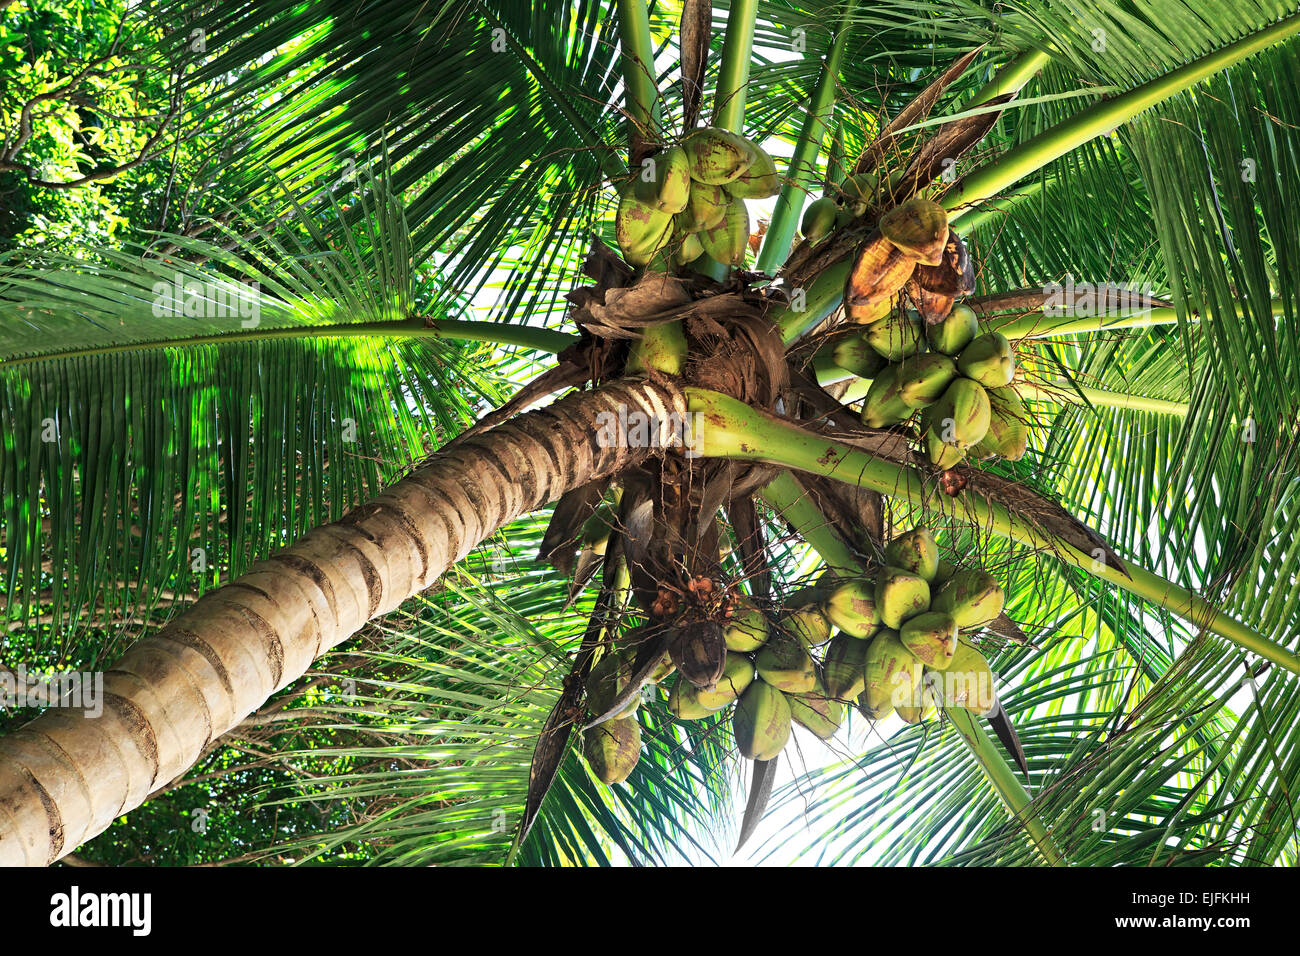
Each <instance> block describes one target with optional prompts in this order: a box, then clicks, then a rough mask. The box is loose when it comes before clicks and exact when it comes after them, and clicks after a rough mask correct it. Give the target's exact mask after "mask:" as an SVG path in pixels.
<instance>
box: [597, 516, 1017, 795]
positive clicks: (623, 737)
mask: <svg viewBox="0 0 1300 956" xmlns="http://www.w3.org/2000/svg"><path fill="white" fill-rule="evenodd" d="M722 602H723V605H724V606H723V609H722V617H723V621H724V623H722V624H721V625H714V627H716V628H717V632H716V636H715V639H716V640H718V641H720V642H721V645H722V648H721V649H722V651H723V653H722V654H721V655H720V657H719V658H718V659H719V660H720V661H721V667H720V669H718V668H714V670H716V673H715V674H712V675H707V674H703V673H702V672H701V667H700V663H701V662H700V660H698V659H697V657H698V656H699V655H698V653H697V652H695V651H693V650H692V648H698V647H699V646H701V640H700V639H701V634H699V633H696V632H697V631H698V630H699V629H701V628H702V627H705V626H707V622H702V623H700V624H695V625H687V626H686V627H684V628H683V629H682V630H683V633H682V635H681V636H680V637H679V638H677V639H675V640H673V641H672V642H671V643H670V645H669V650H668V651H667V652H666V653H664V654H663V656H662V657H659V658H658V659H657V660H655V661H653V662H651V665H650V667H649V668H648V669H647V667H646V665H645V664H644V663H643V664H642V665H641V667H640V669H638V666H637V663H636V661H637V659H638V658H639V657H643V656H644V655H643V653H642V652H641V651H640V646H639V645H640V643H641V642H642V641H643V640H644V632H643V630H642V629H634V630H632V631H630V632H628V636H627V639H625V640H624V641H623V643H622V644H620V645H616V646H614V647H611V648H610V649H609V650H608V651H607V652H606V653H605V654H604V656H602V657H601V658H600V659H599V660H598V661H597V663H596V664H595V665H594V666H593V668H592V671H591V674H590V675H589V678H588V683H587V707H588V710H589V711H590V713H591V714H592V716H593V718H596V719H599V718H600V717H601V716H609V712H610V709H611V708H614V707H618V708H619V709H618V710H617V711H616V712H615V713H614V714H613V715H612V716H609V719H606V720H604V721H603V722H601V723H596V724H594V725H593V726H589V727H587V729H586V730H585V731H584V753H585V754H586V758H587V762H588V763H589V764H590V766H591V768H592V770H593V772H594V773H595V774H596V776H597V777H598V778H599V779H600V780H602V781H603V782H605V783H607V784H613V783H619V782H621V781H623V780H626V779H627V777H628V775H629V774H631V772H632V770H633V769H634V768H635V767H636V764H637V761H638V759H639V758H640V752H641V728H640V723H639V721H638V719H637V716H636V711H637V708H638V706H639V705H640V703H641V700H642V696H641V689H642V688H643V687H644V686H645V685H654V684H659V683H661V682H663V681H665V680H667V679H668V678H670V677H673V676H674V674H675V679H674V680H673V683H672V684H671V687H670V688H669V693H668V707H669V710H670V711H671V713H672V714H673V716H674V717H675V718H677V719H678V720H683V721H689V720H700V719H704V718H707V717H711V716H715V715H719V714H722V713H724V712H726V711H730V715H731V725H732V729H733V731H734V735H735V740H736V745H737V748H738V749H739V751H740V753H741V754H743V755H744V756H745V757H748V758H750V759H753V760H772V759H773V758H775V757H776V756H777V755H778V754H780V753H781V751H782V750H783V749H784V748H785V746H786V744H787V743H788V742H789V740H790V734H791V728H792V726H793V725H794V724H796V723H797V724H799V725H800V726H802V727H804V728H806V729H807V730H809V731H811V732H812V733H814V734H816V735H817V736H818V737H820V738H822V739H824V740H829V739H830V738H831V737H833V736H834V735H835V733H836V732H837V731H838V730H839V728H840V726H841V724H842V723H843V722H844V718H845V715H846V713H847V708H848V707H851V706H855V705H856V706H857V708H858V709H859V711H860V712H861V713H862V714H864V715H865V716H866V717H868V718H870V719H872V720H881V719H883V718H885V717H887V716H889V715H890V714H891V713H895V712H896V713H897V714H898V715H899V716H900V717H901V718H902V719H903V720H905V721H907V722H909V723H917V722H919V721H921V720H922V719H923V717H924V716H925V711H926V709H927V708H929V709H930V710H934V709H935V708H936V707H937V706H940V705H942V706H946V707H964V708H966V709H968V710H971V711H972V712H975V713H977V714H981V715H987V714H989V713H991V712H992V711H993V710H994V709H995V708H996V706H997V698H996V696H995V694H994V691H993V678H992V673H991V671H990V670H989V665H988V662H987V661H986V660H985V659H984V657H983V655H981V654H980V652H979V651H978V650H976V649H975V648H974V647H973V646H972V645H971V644H969V643H968V642H967V641H966V640H964V639H963V637H962V632H963V631H965V632H970V631H972V630H974V629H977V628H979V627H981V626H982V625H984V624H987V623H989V622H990V621H992V620H994V619H995V618H997V617H998V616H999V615H1000V614H1001V613H1002V605H1003V592H1002V588H1001V587H1000V586H999V585H998V583H997V581H996V580H994V578H993V577H992V575H990V574H988V572H986V571H984V570H982V569H979V568H972V569H966V570H959V569H957V568H956V567H954V566H952V565H951V564H949V563H947V562H943V561H940V559H939V549H938V546H937V544H936V542H935V540H934V537H933V536H932V535H931V534H930V533H929V532H928V531H926V530H925V529H924V528H915V529H913V530H911V531H909V532H907V533H905V534H903V535H900V536H899V537H897V538H895V539H893V540H892V541H891V542H889V544H888V545H887V546H886V548H885V552H884V564H883V565H882V566H881V567H880V568H879V570H878V571H877V572H876V574H875V575H874V576H872V577H868V578H851V579H841V580H839V581H837V582H836V583H835V584H834V585H833V586H816V587H813V588H808V589H805V590H803V591H801V592H796V593H795V594H794V595H792V596H791V598H790V599H789V600H788V601H787V602H786V604H785V606H784V607H781V608H779V609H777V610H775V611H773V612H771V613H769V612H767V611H765V610H763V609H762V608H760V607H758V606H757V605H756V604H755V603H754V602H752V601H751V600H750V599H748V598H746V597H744V596H743V595H738V594H737V595H734V596H724V597H723V598H722ZM639 670H640V672H641V673H643V674H644V677H643V679H641V680H640V681H638V671H639ZM647 670H648V672H647ZM935 675H941V676H939V677H936V676H935ZM927 678H928V679H927ZM634 685H635V686H634Z"/></svg>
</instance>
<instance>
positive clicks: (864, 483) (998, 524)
mask: <svg viewBox="0 0 1300 956" xmlns="http://www.w3.org/2000/svg"><path fill="white" fill-rule="evenodd" d="M687 396H688V400H689V403H690V404H689V408H690V411H691V412H692V413H699V414H700V415H701V424H700V425H699V426H698V427H697V428H696V430H695V434H694V439H695V450H696V451H697V452H698V453H700V454H702V455H705V456H707V457H712V458H732V459H739V460H744V461H761V462H765V463H767V464H772V465H781V466H784V467H787V468H794V469H796V470H798V471H806V472H809V473H810V474H814V475H823V476H825V477H828V478H834V479H835V480H837V481H844V482H848V483H849V484H856V485H859V486H861V487H865V488H870V489H872V490H874V491H878V492H880V493H881V494H885V495H889V496H890V497H893V498H899V499H904V500H907V501H909V502H910V503H911V504H912V505H913V506H914V507H917V508H936V509H938V510H939V511H941V512H943V513H944V514H945V515H946V516H947V517H949V518H950V519H952V520H957V521H963V522H966V523H969V524H972V525H974V526H976V527H982V528H984V529H986V530H988V531H991V532H993V533H995V534H999V535H1002V536H1003V537H1005V538H1009V539H1011V540H1013V541H1016V542H1018V543H1020V544H1025V545H1028V546H1030V547H1032V548H1036V549H1039V550H1044V551H1051V552H1052V553H1053V554H1055V555H1056V557H1057V558H1058V559H1059V560H1061V561H1063V562H1065V563H1066V564H1070V565H1073V566H1074V567H1077V568H1079V569H1080V570H1082V571H1086V572H1087V573H1089V574H1092V575H1093V576H1095V577H1097V578H1100V579H1101V580H1103V581H1107V582H1108V583H1110V584H1114V585H1116V586H1118V587H1120V588H1122V589H1124V590H1125V591H1128V592H1129V593H1131V594H1135V595H1137V596H1138V597H1140V598H1142V599H1144V600H1146V601H1150V602H1151V603H1152V604H1155V605H1157V606H1159V607H1162V608H1164V609H1166V610H1168V611H1170V612H1172V613H1173V614H1176V615H1177V616H1179V617H1181V618H1183V619H1184V620H1186V621H1188V622H1190V623H1191V624H1193V625H1194V626H1196V627H1198V628H1204V629H1206V630H1209V631H1211V632H1213V633H1215V634H1217V635H1219V636H1220V637H1223V638H1226V639H1227V640H1229V641H1232V642H1233V643H1234V644H1237V645H1238V646H1239V647H1242V648H1243V649H1245V650H1248V651H1250V652H1251V653H1253V654H1258V655H1259V656H1260V657H1263V658H1264V659H1266V660H1269V661H1272V662H1273V663H1274V664H1277V665H1278V666H1279V667H1282V668H1284V669H1286V670H1288V671H1290V672H1291V673H1292V674H1296V675H1300V657H1297V656H1296V655H1295V654H1293V653H1291V652H1290V651H1288V650H1287V649H1286V648H1284V647H1282V646H1281V645H1280V644H1277V643H1276V642H1274V641H1271V640H1269V639H1268V638H1267V637H1265V636H1264V635H1262V634H1260V633H1258V632H1256V631H1255V630H1253V629H1251V628H1249V627H1247V626H1246V625H1245V624H1242V623H1241V622H1240V621H1237V620H1234V619H1233V618H1231V617H1229V616H1228V615H1226V614H1224V613H1223V612H1222V611H1220V610H1219V609H1218V608H1216V607H1214V605H1212V604H1210V603H1209V602H1208V601H1206V600H1205V599H1204V598H1201V597H1199V596H1198V595H1195V594H1193V593H1192V592H1191V591H1189V590H1187V589H1186V588H1182V587H1179V586H1178V585H1177V584H1174V583H1173V582H1171V581H1166V580H1165V579H1164V578H1162V577H1160V576H1159V575H1157V574H1154V573H1152V572H1151V571H1148V570H1146V569H1145V568H1142V567H1139V566H1138V565H1136V564H1129V565H1128V573H1127V574H1125V573H1124V572H1123V571H1120V570H1119V569H1118V568H1114V567H1111V566H1110V563H1109V562H1107V561H1105V560H1104V557H1099V556H1098V555H1099V554H1104V552H1101V551H1100V549H1098V552H1094V553H1092V554H1088V553H1084V552H1083V551H1080V550H1079V549H1078V548H1076V547H1075V546H1074V545H1072V544H1070V543H1069V542H1067V541H1065V540H1064V539H1063V538H1061V537H1060V536H1058V535H1055V534H1052V533H1050V532H1047V531H1045V530H1043V529H1042V528H1041V527H1038V526H1037V525H1035V524H1033V523H1031V522H1030V521H1028V520H1027V519H1026V518H1024V517H1017V516H1016V515H1013V514H1012V513H1011V512H1010V511H1009V510H1008V509H1007V507H1006V506H1005V505H1003V504H1001V503H999V502H995V501H991V500H989V499H988V498H986V497H984V496H983V495H981V494H979V493H978V492H975V491H973V490H971V489H969V488H968V489H967V490H966V491H964V492H963V493H962V494H961V495H960V496H959V497H949V496H948V495H945V494H942V493H940V492H939V491H938V490H937V489H936V488H935V487H934V486H933V482H931V481H928V480H927V478H926V476H925V475H924V474H923V473H922V472H921V471H920V470H919V469H917V468H915V467H912V466H909V465H900V464H896V463H894V462H891V461H887V460H885V459H882V458H878V457H875V456H873V455H872V454H870V453H869V452H865V451H863V450H861V449H858V448H854V447H853V446H851V445H846V444H844V443H843V442H838V441H835V440H834V439H832V438H827V437H824V436H821V435H817V434H814V433H812V432H808V431H805V430H804V429H802V428H800V427H799V426H797V425H794V424H791V423H788V422H785V421H782V420H780V419H777V418H774V417H771V416H768V415H765V414H763V413H762V412H760V411H758V410H756V409H753V408H750V407H749V406H747V405H745V404H744V403H743V402H738V401H736V400H735V399H733V398H729V397H727V396H726V395H722V394H720V393H718V392H711V391H708V390H706V389H700V388H688V389H687Z"/></svg>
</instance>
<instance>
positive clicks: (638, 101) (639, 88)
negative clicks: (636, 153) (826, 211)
mask: <svg viewBox="0 0 1300 956" xmlns="http://www.w3.org/2000/svg"><path fill="white" fill-rule="evenodd" d="M618 37H619V50H620V53H621V56H622V63H623V88H624V96H625V100H626V103H625V106H624V109H625V110H626V111H627V116H628V120H629V121H630V122H631V131H630V134H629V136H628V142H629V143H630V144H635V143H636V142H637V141H638V140H639V139H650V138H652V137H654V136H656V135H658V126H659V123H658V113H659V90H658V89H657V88H656V87H655V72H654V69H655V65H654V64H655V58H654V46H653V44H652V43H651V42H650V14H649V10H648V8H647V6H646V2H645V0H618ZM635 158H636V157H633V159H635ZM633 172H635V170H633Z"/></svg>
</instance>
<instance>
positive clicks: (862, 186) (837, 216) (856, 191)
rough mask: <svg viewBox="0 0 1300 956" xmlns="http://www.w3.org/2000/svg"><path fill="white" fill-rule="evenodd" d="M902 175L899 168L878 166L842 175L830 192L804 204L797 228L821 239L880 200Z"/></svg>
mask: <svg viewBox="0 0 1300 956" xmlns="http://www.w3.org/2000/svg"><path fill="white" fill-rule="evenodd" d="M902 178H903V177H902V171H901V170H897V169H896V170H894V171H893V172H892V173H891V172H888V171H886V170H884V169H880V168H877V169H873V170H871V171H870V172H864V173H854V174H853V175H852V176H848V177H846V178H845V180H844V182H843V183H841V184H840V185H839V186H838V187H835V188H834V194H833V195H830V196H822V197H821V198H820V199H814V200H813V201H812V202H810V203H809V204H808V206H807V208H805V209H804V212H803V219H802V220H801V221H800V224H799V232H800V233H801V234H802V235H803V237H804V239H806V240H807V241H808V242H810V243H813V244H816V243H818V242H821V241H822V240H823V239H825V238H826V237H827V236H829V235H830V234H831V233H832V232H833V231H834V230H835V229H837V228H840V227H843V226H847V225H849V224H851V223H852V222H854V221H855V220H857V219H860V218H862V217H863V216H865V215H867V214H868V213H869V212H870V211H871V210H872V209H874V208H876V207H878V206H880V205H881V204H883V203H884V202H885V200H886V198H887V197H888V196H889V195H890V194H891V193H893V191H894V190H895V189H897V188H898V185H899V182H900V181H901V180H902ZM828 188H830V187H828Z"/></svg>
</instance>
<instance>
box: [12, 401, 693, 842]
mask: <svg viewBox="0 0 1300 956" xmlns="http://www.w3.org/2000/svg"><path fill="white" fill-rule="evenodd" d="M605 413H608V414H610V415H613V416H615V417H616V418H617V420H618V421H623V422H626V421H629V420H630V421H634V422H639V423H645V426H646V427H645V428H644V429H643V430H641V431H640V432H638V435H640V436H642V437H644V436H648V437H649V440H648V441H640V442H629V441H621V440H618V438H619V436H618V435H616V434H614V433H613V432H611V431H605V430H602V429H600V428H599V427H598V424H599V423H600V422H601V421H602V420H603V419H602V418H600V417H599V416H602V415H603V414H605ZM684 415H685V398H684V395H683V392H682V390H681V389H680V388H678V387H675V386H672V385H665V384H656V383H652V382H624V383H615V384H611V385H608V386H605V387H603V388H599V389H596V390H594V391H590V392H585V393H581V394H579V395H576V396H574V397H572V398H569V399H566V400H564V401H560V402H558V403H556V404H555V405H552V406H550V407H548V408H545V409H541V410H538V411H533V412H528V413H525V414H523V415H520V416H518V417H517V418H514V419H512V420H511V421H509V422H506V423H505V424H502V425H499V426H497V427H495V428H493V429H491V430H487V431H484V432H481V433H478V434H474V435H469V436H466V437H464V438H462V439H460V440H458V441H455V442H453V443H452V444H450V445H448V446H447V447H446V448H444V449H443V450H441V451H440V452H438V453H437V454H436V455H435V456H433V458H432V459H431V460H430V461H429V462H428V463H427V464H425V465H423V466H422V467H420V468H419V469H417V470H416V471H414V472H412V473H411V474H410V475H409V476H408V477H407V478H405V479H403V480H401V481H399V482H398V483H396V484H394V485H392V486H391V487H389V488H388V489H387V490H386V491H384V492H383V493H382V494H380V495H379V496H377V497H376V498H374V499H372V500H371V501H369V502H367V503H365V504H363V505H361V506H360V507H358V508H356V509H354V510H353V511H352V512H351V513H349V514H348V515H346V516H345V517H344V518H343V519H342V520H340V521H338V522H335V523H333V524H328V525H324V526H322V527H320V528H317V529H315V530H314V531H312V532H310V533H309V534H307V535H306V536H305V537H303V538H302V539H301V540H299V541H298V542H297V543H295V544H294V545H293V546H292V547H289V548H287V549H285V550H284V551H282V552H280V553H279V554H276V555H273V556H272V557H271V558H269V559H268V560H267V561H264V562H262V563H261V564H259V565H257V566H255V567H254V568H253V569H252V570H250V571H249V573H247V574H245V575H243V576H242V577H240V578H238V579H236V580H234V581H231V582H230V583H229V584H227V585H225V586H224V587H221V588H219V589H217V590H215V591H211V592H209V593H208V594H206V595H204V597H203V598H202V599H201V600H200V601H198V602H197V603H196V604H195V605H194V606H193V607H191V608H190V609H189V610H188V611H186V612H185V613H184V614H182V615H180V616H178V617H177V618H176V619H175V620H174V621H172V622H171V623H170V624H169V625H168V626H167V627H166V628H164V629H163V630H161V631H160V632H158V633H157V634H154V635H151V636H149V637H147V638H145V639H143V640H141V641H139V642H138V643H137V644H135V645H134V646H133V647H132V648H131V649H130V651H128V652H127V654H126V655H125V656H124V657H123V658H122V659H121V660H119V661H118V662H117V663H116V664H115V665H114V666H113V667H112V668H111V669H110V670H109V671H108V672H107V673H106V674H105V678H104V699H103V708H102V714H100V715H98V716H96V715H94V714H92V713H90V712H89V711H82V712H77V711H72V710H65V709H59V708H55V709H52V710H50V711H48V712H47V713H45V714H44V715H42V716H41V717H40V718H38V719H37V720H34V721H32V723H30V724H28V725H27V726H26V727H23V728H22V729H21V730H19V731H18V732H16V733H14V734H11V735H9V736H7V737H6V738H4V740H3V741H2V742H0V865H6V866H12V865H46V864H49V863H52V862H54V861H55V860H57V859H58V858H59V857H60V856H62V855H63V854H64V853H67V852H70V851H71V850H72V849H74V848H75V847H77V846H78V845H80V844H81V843H82V842H84V841H85V840H87V839H89V838H91V837H93V836H95V835H96V834H98V833H100V832H101V831H102V830H103V829H104V828H105V827H107V826H108V825H109V824H110V823H112V822H113V820H114V819H116V818H117V817H119V816H121V815H122V814H124V813H127V812H128V811H130V810H132V809H133V808H135V807H137V806H139V805H140V804H141V803H143V802H144V801H145V800H146V799H147V798H148V796H149V794H151V793H152V792H154V791H155V790H156V789H158V788H159V787H160V786H163V785H164V784H166V783H168V782H169V781H171V780H172V779H173V778H175V777H177V776H178V775H180V774H183V773H184V772H185V771H186V770H187V769H188V768H189V767H190V765H191V764H193V763H194V761H195V760H196V759H197V758H198V757H199V755H200V754H201V753H202V752H203V749H204V748H205V747H206V746H207V745H208V743H209V742H210V741H212V740H215V739H216V738H218V737H220V736H221V735H222V734H224V733H225V732H226V731H228V730H229V729H230V728H232V727H233V726H235V725H236V724H237V723H238V722H239V721H240V720H242V719H243V718H244V717H246V716H247V715H248V714H249V713H251V712H252V711H253V710H254V709H256V708H257V707H258V706H259V705H260V704H261V703H262V702H263V701H265V700H266V699H267V697H269V696H270V695H271V694H273V693H274V692H275V691H277V690H279V689H281V688H283V687H285V686H286V685H288V684H289V683H291V682H292V681H294V680H296V679H297V678H298V677H300V676H301V675H302V674H303V673H304V672H305V671H306V670H307V668H308V667H309V666H310V665H311V663H312V661H314V660H315V659H316V658H317V657H318V656H320V655H321V654H323V653H325V652H326V651H328V650H329V649H330V648H332V647H334V646H336V645H338V644H339V643H341V642H342V641H345V640H347V638H349V637H350V636H351V635H353V634H354V633H356V632H357V631H358V630H359V629H360V628H361V627H362V625H364V624H365V623H366V622H367V621H368V620H370V619H371V618H374V617H376V616H378V615H382V614H385V613H387V612H389V611H392V610H393V609H394V608H396V607H397V606H398V605H399V604H401V603H402V602H403V601H405V600H406V599H407V598H409V597H411V596H412V595H414V594H418V593H419V592H421V591H423V590H425V589H426V588H428V587H430V586H431V585H433V584H434V583H435V582H436V581H437V580H438V578H439V576H441V575H442V573H443V572H444V571H445V570H446V569H447V568H448V567H449V566H450V565H451V564H453V563H454V562H456V561H457V560H459V559H461V558H463V557H464V556H465V555H466V554H468V553H469V551H470V550H471V549H473V548H474V547H475V546H476V545H478V544H479V542H481V541H482V540H483V539H484V538H486V537H487V536H488V535H490V534H492V533H493V532H494V531H496V530H497V529H498V528H500V527H501V526H502V525H504V524H506V523H507V522H509V521H511V520H512V519H514V518H516V517H518V516H520V515H522V514H525V513H527V512H530V511H533V510H536V509H537V508H540V507H541V506H542V505H545V504H546V503H547V502H550V501H553V500H555V499H556V498H558V497H560V496H561V495H563V494H564V493H565V492H566V491H568V490H570V489H572V488H576V487H578V486H580V485H583V484H586V483H587V482H589V481H592V480H594V479H597V478H601V477H604V476H607V475H610V474H613V473H614V472H617V471H620V470H622V469H623V468H626V467H628V466H629V465H632V464H635V463H637V462H639V461H643V460H645V459H646V458H649V457H650V456H651V455H654V454H657V453H659V452H661V451H662V450H663V449H665V448H667V447H669V445H670V444H671V442H672V441H673V440H674V423H679V422H681V421H683V420H684ZM634 446H635V447H634Z"/></svg>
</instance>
